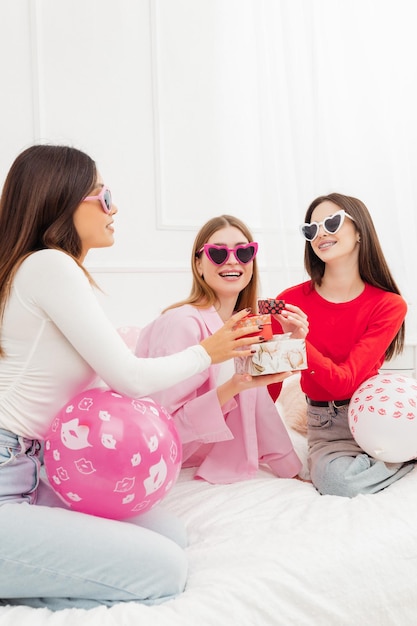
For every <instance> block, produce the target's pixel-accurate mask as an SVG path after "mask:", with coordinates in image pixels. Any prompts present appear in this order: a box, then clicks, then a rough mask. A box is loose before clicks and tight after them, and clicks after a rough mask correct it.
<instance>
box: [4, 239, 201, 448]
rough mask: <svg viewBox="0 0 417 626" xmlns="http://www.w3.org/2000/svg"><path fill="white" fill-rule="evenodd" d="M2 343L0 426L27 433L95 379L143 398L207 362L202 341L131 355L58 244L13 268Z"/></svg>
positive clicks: (42, 427) (35, 434)
mask: <svg viewBox="0 0 417 626" xmlns="http://www.w3.org/2000/svg"><path fill="white" fill-rule="evenodd" d="M0 341H1V345H2V347H3V349H4V351H5V356H4V357H3V358H0V428H5V429H6V430H9V431H12V432H14V433H16V434H17V435H21V436H24V437H27V438H30V439H41V440H42V439H43V438H44V437H45V435H46V433H47V430H48V427H49V425H50V423H51V421H52V420H53V418H54V417H55V415H56V414H57V412H58V411H59V409H60V408H61V407H62V406H63V405H64V404H66V403H67V402H68V401H69V400H70V399H71V398H72V397H73V396H74V395H76V394H77V393H79V392H80V391H81V390H82V389H85V388H87V387H89V386H93V384H94V382H95V379H96V378H97V379H98V378H100V379H102V380H103V381H104V382H105V383H106V384H107V385H108V386H109V387H110V388H112V389H114V390H115V391H117V392H119V393H121V394H125V395H127V396H131V397H141V396H145V395H149V394H152V392H155V391H158V390H160V389H164V388H166V387H170V386H172V385H175V384H177V383H178V382H181V381H182V380H184V379H186V378H188V377H190V376H193V375H195V374H197V373H199V372H201V371H203V370H205V369H206V368H207V367H209V365H210V364H211V359H210V357H209V355H208V354H207V352H206V351H205V350H204V348H203V347H202V346H200V345H196V346H192V347H190V348H188V349H186V350H184V351H182V352H179V353H177V354H173V355H171V356H168V357H163V358H155V359H141V358H138V357H136V356H135V355H134V354H132V352H131V351H130V349H129V348H128V347H127V346H126V345H125V343H124V341H123V339H122V338H121V337H120V335H119V333H118V332H117V330H116V329H115V328H114V327H113V326H112V324H111V322H110V320H109V319H108V318H107V317H106V315H105V313H104V311H103V310H102V308H101V306H100V304H99V302H98V300H97V298H96V295H95V293H94V289H93V288H92V286H91V284H90V282H89V281H88V278H87V277H86V275H85V274H84V272H83V271H82V269H81V268H80V267H79V266H78V265H77V263H76V262H75V261H74V260H73V259H72V258H71V257H70V256H69V255H67V254H65V253H63V252H60V251H58V250H41V251H39V252H35V253H33V254H32V255H30V256H29V257H28V258H27V259H25V261H24V262H23V263H22V265H21V266H20V268H19V269H18V271H17V273H16V276H15V279H14V281H13V285H12V289H11V294H10V298H9V300H8V302H7V305H6V309H5V312H4V318H3V323H2V326H1V332H0Z"/></svg>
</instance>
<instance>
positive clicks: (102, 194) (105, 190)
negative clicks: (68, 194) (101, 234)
mask: <svg viewBox="0 0 417 626" xmlns="http://www.w3.org/2000/svg"><path fill="white" fill-rule="evenodd" d="M106 194H108V196H110V207H108V206H107V204H106V201H105V199H104V198H105V195H106ZM92 200H99V201H100V204H101V208H102V209H103V211H104V212H105V213H110V212H111V210H112V206H113V200H112V197H111V191H110V189H109V188H108V187H106V185H103V187H102V188H101V191H100V193H99V194H98V195H97V196H87V197H86V198H84V200H83V202H90V201H92Z"/></svg>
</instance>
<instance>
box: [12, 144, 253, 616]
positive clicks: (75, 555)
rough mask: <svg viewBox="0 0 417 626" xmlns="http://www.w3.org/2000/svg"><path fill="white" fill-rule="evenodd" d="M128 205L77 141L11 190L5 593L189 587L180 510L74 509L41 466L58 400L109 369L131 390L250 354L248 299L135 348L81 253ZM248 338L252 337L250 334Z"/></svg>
mask: <svg viewBox="0 0 417 626" xmlns="http://www.w3.org/2000/svg"><path fill="white" fill-rule="evenodd" d="M116 213H117V207H116V205H115V204H114V203H113V202H112V198H111V193H110V190H109V189H108V187H106V185H104V183H103V181H102V179H101V176H100V175H99V173H98V171H97V168H96V164H95V163H94V161H93V160H92V159H91V158H90V157H89V156H88V155H86V154H85V153H84V152H81V151H79V150H76V149H75V148H71V147H66V146H50V145H37V146H32V147H30V148H28V149H27V150H25V151H24V152H22V153H21V154H20V155H19V156H18V157H17V158H16V160H15V161H14V163H13V165H12V166H11V168H10V171H9V173H8V175H7V178H6V181H5V184H4V188H3V192H2V196H1V201H0V241H1V244H0V320H1V325H0V329H1V333H0V527H1V530H2V541H1V546H0V561H1V562H2V564H3V575H2V577H1V580H0V602H2V603H3V604H4V603H10V604H26V605H29V606H33V607H43V606H46V607H49V608H51V609H53V610H56V609H63V608H66V607H80V608H90V607H94V606H97V605H99V604H104V605H108V606H110V605H112V604H114V603H115V602H122V601H123V602H125V601H135V602H145V603H147V604H152V603H159V602H162V601H164V600H167V599H169V598H172V597H174V596H175V595H176V594H178V593H180V592H181V591H182V590H183V588H184V585H185V580H186V572H187V563H186V558H185V554H184V550H183V548H184V545H185V531H184V528H183V526H182V525H181V523H180V521H179V520H176V518H173V517H172V516H168V514H167V513H165V512H163V511H162V509H159V507H156V509H152V511H150V513H145V514H143V515H141V516H139V517H136V518H130V519H129V523H125V522H120V521H115V520H110V519H103V518H98V517H93V516H90V515H85V514H82V513H77V512H75V511H71V510H69V509H68V508H66V505H65V504H64V503H63V501H61V500H60V499H59V498H58V496H56V495H55V493H54V492H53V490H52V489H51V488H50V486H49V484H48V482H47V480H46V479H44V478H42V477H41V474H40V469H41V464H40V460H39V449H40V445H41V444H40V442H42V440H43V439H44V438H45V435H46V433H47V431H48V428H49V425H50V423H51V422H52V420H53V419H54V417H55V415H56V413H57V412H58V410H59V409H61V407H62V406H63V405H64V404H66V403H67V402H68V401H69V400H70V399H71V398H72V397H73V396H74V395H75V394H78V393H79V392H80V391H81V390H83V389H85V388H87V387H90V386H92V385H93V383H94V381H95V380H96V378H97V377H98V378H100V379H101V380H102V381H104V382H105V383H106V384H107V385H108V386H109V387H110V388H112V389H113V390H115V391H117V392H119V393H121V394H125V395H127V396H132V397H141V396H143V395H148V394H151V393H153V392H155V391H158V390H160V389H161V388H164V387H168V386H172V385H176V384H178V383H179V382H181V381H183V380H185V379H187V378H189V377H190V376H195V375H198V374H199V373H202V372H203V371H204V370H206V369H208V368H209V366H210V365H211V364H213V363H220V362H222V361H225V360H227V359H230V358H232V357H233V356H235V355H237V354H239V349H243V350H244V353H245V354H250V349H249V348H248V347H247V345H248V343H249V342H248V340H247V339H245V338H242V337H243V335H244V333H245V330H244V329H242V330H235V329H234V325H235V324H236V322H237V321H239V320H240V319H242V318H243V317H244V316H245V315H247V311H241V312H239V313H237V314H236V315H235V316H234V317H233V318H232V319H231V320H229V321H228V322H227V323H226V324H224V325H222V327H219V330H218V332H217V333H215V334H213V335H211V336H210V337H206V338H203V339H202V341H199V342H196V343H195V344H194V345H193V346H189V347H187V348H186V349H185V350H183V351H181V352H180V353H178V354H172V355H170V356H168V357H164V358H161V359H153V360H147V359H140V358H137V357H136V356H135V355H134V354H132V352H131V351H130V349H129V348H128V347H127V346H126V345H125V343H124V342H123V340H122V339H121V337H120V336H119V334H118V332H117V330H116V329H115V328H113V326H112V325H111V323H110V321H109V320H108V319H107V317H106V315H105V314H104V312H103V310H102V309H101V307H100V305H99V303H98V300H97V299H96V295H95V293H94V287H95V285H94V281H93V280H92V278H91V277H90V276H89V274H88V272H87V270H86V269H85V268H84V267H83V261H84V258H85V256H86V254H87V253H88V251H89V250H90V249H91V248H101V247H107V246H111V245H112V244H113V241H114V218H115V215H116ZM245 346H246V347H245Z"/></svg>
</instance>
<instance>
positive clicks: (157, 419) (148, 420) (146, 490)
mask: <svg viewBox="0 0 417 626" xmlns="http://www.w3.org/2000/svg"><path fill="white" fill-rule="evenodd" d="M181 460H182V448H181V441H180V438H179V436H178V433H177V431H176V428H175V425H174V422H173V420H172V418H171V416H170V415H169V413H168V412H167V411H166V410H165V409H164V408H163V407H161V406H160V405H158V404H157V403H155V402H154V401H153V400H152V399H151V398H141V399H140V400H138V399H132V398H128V397H126V396H122V395H121V394H118V393H115V392H114V391H111V390H105V389H101V388H97V389H89V390H88V391H86V392H83V393H81V394H79V395H78V396H76V397H75V398H73V399H72V400H71V401H70V402H69V403H68V404H67V405H65V406H64V407H63V408H62V409H61V411H60V412H59V413H58V415H57V416H56V418H55V419H54V421H53V423H52V425H51V427H50V429H49V432H48V434H47V437H46V441H45V468H46V472H47V476H48V478H49V482H50V483H51V485H52V486H53V488H54V489H55V491H56V492H57V494H58V495H59V496H60V497H61V499H62V500H63V501H64V502H65V503H67V504H68V505H69V506H70V507H71V508H72V509H74V510H76V511H81V512H83V513H89V514H90V515H98V516H102V517H109V518H113V519H124V518H127V517H132V516H134V515H139V514H141V513H144V512H145V511H147V510H149V509H150V508H152V507H153V506H155V505H156V504H157V503H158V502H160V501H161V500H162V499H163V498H164V497H165V495H166V494H167V493H168V492H169V490H170V489H171V488H172V486H173V485H174V484H175V482H176V479H177V478H178V475H179V472H180V468H181Z"/></svg>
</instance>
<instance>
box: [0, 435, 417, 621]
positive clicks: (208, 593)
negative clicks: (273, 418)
mask: <svg viewBox="0 0 417 626" xmlns="http://www.w3.org/2000/svg"><path fill="white" fill-rule="evenodd" d="M291 435H292V437H293V440H294V443H295V446H296V448H297V449H298V451H299V454H300V456H302V458H303V459H305V455H306V442H305V439H304V437H303V436H302V435H300V434H298V433H295V432H293V431H291ZM191 476H192V473H191V472H190V470H184V471H183V472H182V474H181V476H180V479H179V481H178V483H177V484H176V485H175V487H174V488H173V490H172V491H171V492H170V493H169V495H168V496H167V497H166V499H165V501H164V502H165V506H166V507H167V508H169V509H171V510H172V511H173V512H175V513H176V514H177V515H179V516H180V517H182V518H183V520H185V522H186V524H187V527H188V534H189V542H190V545H189V548H188V556H189V564H190V572H189V579H188V585H187V589H186V591H185V592H184V593H183V594H182V595H181V596H179V597H178V598H176V599H175V600H172V601H169V602H166V603H164V604H162V605H158V606H153V607H147V606H143V605H139V604H134V603H127V604H119V605H117V606H114V607H112V608H111V609H107V608H105V607H99V608H96V609H92V610H90V611H84V610H76V609H71V610H70V609H68V610H64V611H59V612H56V613H53V612H51V611H49V610H48V609H30V608H27V607H4V608H0V624H1V626H12V625H13V626H17V625H19V626H20V624H22V625H24V626H26V625H31V626H32V625H37V626H41V625H42V626H44V625H45V626H78V625H80V626H81V625H82V626H110V625H112V626H116V625H117V626H206V625H207V626H208V625H210V626H218V625H220V626H223V625H225V626H234V625H238V626H245V625H248V626H255V625H259V626H263V625H265V626H266V625H271V626H272V625H273V626H280V625H282V626H295V625H309V626H310V625H312V626H327V625H328V626H343V625H352V626H353V625H355V626H357V625H358V624H366V625H368V624H369V625H371V624H372V626H411V625H413V626H414V625H415V624H416V623H417V470H413V471H412V472H410V474H408V475H407V476H405V477H404V478H403V479H402V480H400V481H399V482H398V483H396V484H394V485H392V486H391V487H389V488H388V489H387V490H385V491H382V492H380V493H379V494H375V495H367V496H358V497H356V498H353V499H348V498H341V497H336V496H320V495H319V494H318V493H317V492H316V490H315V489H314V487H313V486H312V485H311V484H309V483H303V482H301V481H298V480H288V479H277V478H275V477H274V476H272V475H271V474H270V473H269V472H268V471H267V470H261V471H259V473H258V476H257V477H256V478H255V479H253V480H251V481H245V482H240V483H235V484H233V485H216V486H213V485H209V484H207V483H205V482H202V481H194V480H192V478H191ZM1 575H2V576H4V575H7V573H5V572H2V573H1Z"/></svg>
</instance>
